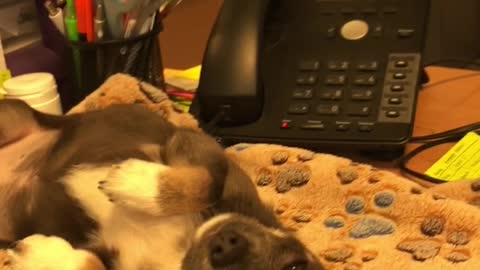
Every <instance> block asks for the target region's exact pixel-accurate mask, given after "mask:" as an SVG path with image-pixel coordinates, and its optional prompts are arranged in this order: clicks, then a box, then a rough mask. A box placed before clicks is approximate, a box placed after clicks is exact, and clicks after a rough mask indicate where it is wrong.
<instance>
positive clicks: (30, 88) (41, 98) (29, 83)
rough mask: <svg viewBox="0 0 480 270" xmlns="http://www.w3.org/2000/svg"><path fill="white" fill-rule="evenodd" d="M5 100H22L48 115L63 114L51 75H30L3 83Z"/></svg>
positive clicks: (40, 73)
mask: <svg viewBox="0 0 480 270" xmlns="http://www.w3.org/2000/svg"><path fill="white" fill-rule="evenodd" d="M0 91H2V92H3V95H4V98H7V99H8V98H10V99H21V100H23V101H25V102H26V103H27V104H28V105H30V106H31V107H32V108H34V109H36V110H38V111H40V112H43V113H48V114H56V115H61V114H63V110H62V104H61V102H60V96H59V94H58V92H57V84H56V82H55V78H54V77H53V75H52V74H50V73H42V72H39V73H29V74H25V75H20V76H16V77H13V78H11V79H9V80H7V81H5V82H4V83H3V89H0Z"/></svg>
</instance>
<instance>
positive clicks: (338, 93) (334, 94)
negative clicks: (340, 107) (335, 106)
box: [319, 89, 343, 100]
mask: <svg viewBox="0 0 480 270" xmlns="http://www.w3.org/2000/svg"><path fill="white" fill-rule="evenodd" d="M319 96H320V99H321V100H340V99H342V97H343V90H340V89H337V90H335V89H328V90H323V91H321V92H320V94H319Z"/></svg>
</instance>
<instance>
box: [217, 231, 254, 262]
mask: <svg viewBox="0 0 480 270" xmlns="http://www.w3.org/2000/svg"><path fill="white" fill-rule="evenodd" d="M209 248H210V249H209V251H210V263H211V264H212V266H213V267H214V268H219V267H226V266H229V265H233V264H235V263H237V262H240V261H241V260H242V259H243V258H244V256H245V254H246V253H247V250H248V241H247V239H246V238H245V237H243V236H242V235H240V234H239V233H237V232H235V231H232V230H225V231H220V232H219V233H217V234H216V235H215V236H214V237H213V238H212V240H211V242H210V246H209Z"/></svg>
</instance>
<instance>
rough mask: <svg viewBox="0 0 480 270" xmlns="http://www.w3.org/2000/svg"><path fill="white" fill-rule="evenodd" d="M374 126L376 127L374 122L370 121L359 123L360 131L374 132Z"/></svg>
mask: <svg viewBox="0 0 480 270" xmlns="http://www.w3.org/2000/svg"><path fill="white" fill-rule="evenodd" d="M374 127H375V124H374V123H370V122H360V123H358V131H360V132H372V131H373V128H374Z"/></svg>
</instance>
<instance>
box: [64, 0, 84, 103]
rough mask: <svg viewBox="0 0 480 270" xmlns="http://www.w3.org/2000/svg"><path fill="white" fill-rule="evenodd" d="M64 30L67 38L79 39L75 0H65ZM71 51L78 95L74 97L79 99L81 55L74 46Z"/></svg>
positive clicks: (81, 87)
mask: <svg viewBox="0 0 480 270" xmlns="http://www.w3.org/2000/svg"><path fill="white" fill-rule="evenodd" d="M65 9H66V12H65V31H66V34H67V38H68V40H70V41H74V42H75V41H79V40H80V35H79V34H78V27H77V16H76V12H75V2H74V0H67V5H66V6H65ZM72 53H73V65H74V72H75V79H76V82H77V83H76V85H77V91H79V92H78V93H77V95H78V96H76V97H75V99H77V100H76V101H79V100H81V98H82V95H81V92H83V86H82V76H81V55H80V50H79V49H77V48H75V45H74V47H73V48H72Z"/></svg>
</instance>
